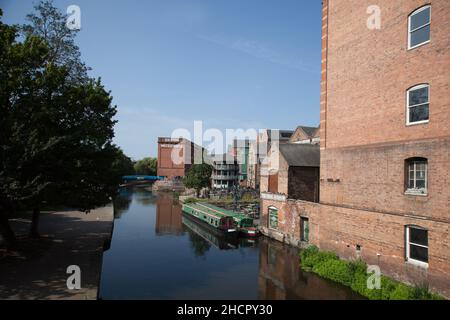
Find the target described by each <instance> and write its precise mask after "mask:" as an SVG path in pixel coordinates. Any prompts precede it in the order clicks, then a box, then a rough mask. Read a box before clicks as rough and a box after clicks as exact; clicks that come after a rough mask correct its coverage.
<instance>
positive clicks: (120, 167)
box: [113, 149, 135, 177]
mask: <svg viewBox="0 0 450 320" xmlns="http://www.w3.org/2000/svg"><path fill="white" fill-rule="evenodd" d="M113 170H114V171H115V172H116V174H115V175H116V176H119V177H123V176H125V175H133V174H135V170H134V163H133V161H132V160H131V159H130V157H128V156H126V155H125V154H124V153H123V151H122V150H121V149H117V152H116V155H115V160H114V162H113Z"/></svg>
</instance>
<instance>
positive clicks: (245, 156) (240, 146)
mask: <svg viewBox="0 0 450 320" xmlns="http://www.w3.org/2000/svg"><path fill="white" fill-rule="evenodd" d="M250 142H251V141H250V140H249V139H235V140H234V141H233V145H232V146H231V150H230V154H232V155H233V156H235V157H236V159H237V161H238V164H239V183H240V184H243V185H247V179H248V165H249V153H250Z"/></svg>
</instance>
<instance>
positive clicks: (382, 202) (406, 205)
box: [320, 139, 450, 223]
mask: <svg viewBox="0 0 450 320" xmlns="http://www.w3.org/2000/svg"><path fill="white" fill-rule="evenodd" d="M411 157H424V158H427V159H428V195H427V196H411V195H405V173H404V172H405V160H406V159H408V158H411ZM329 179H331V180H333V181H336V180H339V182H329V181H328V180H329ZM449 186H450V139H434V140H425V141H418V142H415V141H410V142H405V143H402V144H389V145H372V146H366V147H353V148H338V149H328V148H327V149H325V150H322V154H321V189H320V192H321V197H320V201H321V202H322V203H326V204H335V205H342V206H347V207H351V208H359V209H366V210H374V211H380V212H388V213H396V214H401V215H415V216H420V217H425V218H428V219H434V220H439V221H446V222H447V223H449V222H450V187H449Z"/></svg>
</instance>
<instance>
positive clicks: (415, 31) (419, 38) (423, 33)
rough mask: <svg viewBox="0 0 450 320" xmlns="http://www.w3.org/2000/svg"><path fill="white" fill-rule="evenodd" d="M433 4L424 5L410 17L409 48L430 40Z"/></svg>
mask: <svg viewBox="0 0 450 320" xmlns="http://www.w3.org/2000/svg"><path fill="white" fill-rule="evenodd" d="M430 23H431V6H430V5H427V6H423V7H421V8H419V9H417V10H415V11H414V12H413V13H411V14H410V15H409V17H408V49H414V48H417V47H419V46H421V45H424V44H426V43H428V42H430Z"/></svg>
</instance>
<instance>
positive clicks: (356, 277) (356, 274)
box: [300, 246, 443, 300]
mask: <svg viewBox="0 0 450 320" xmlns="http://www.w3.org/2000/svg"><path fill="white" fill-rule="evenodd" d="M300 259H301V263H300V264H301V267H302V268H303V269H304V270H305V271H310V272H314V273H317V274H318V275H320V276H321V277H323V278H326V279H330V280H333V281H336V282H338V283H341V284H343V285H345V286H348V287H351V288H352V289H353V290H354V291H356V292H358V293H359V294H361V295H362V296H364V297H367V298H369V299H371V300H439V299H443V298H442V297H441V296H438V295H436V294H433V293H430V292H429V290H428V288H427V287H425V286H423V287H411V286H408V285H406V284H403V283H400V282H398V281H395V280H392V279H390V278H388V277H385V276H381V289H369V288H367V279H368V277H370V276H371V274H367V265H366V264H365V263H364V262H363V261H362V260H357V261H345V260H340V259H339V257H338V256H337V255H336V254H335V253H333V252H329V251H319V249H318V248H317V247H314V246H312V247H309V248H308V249H305V250H303V251H302V252H301V253H300Z"/></svg>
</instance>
